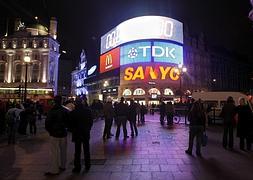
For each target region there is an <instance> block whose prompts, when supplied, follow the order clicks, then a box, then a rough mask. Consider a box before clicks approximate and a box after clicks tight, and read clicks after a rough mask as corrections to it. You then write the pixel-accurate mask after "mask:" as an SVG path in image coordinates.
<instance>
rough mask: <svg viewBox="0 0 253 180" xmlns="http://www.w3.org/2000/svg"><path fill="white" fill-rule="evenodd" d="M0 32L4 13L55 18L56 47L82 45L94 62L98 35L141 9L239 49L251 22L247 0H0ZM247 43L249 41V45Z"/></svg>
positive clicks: (247, 48)
mask: <svg viewBox="0 0 253 180" xmlns="http://www.w3.org/2000/svg"><path fill="white" fill-rule="evenodd" d="M0 9H1V11H0V33H1V35H3V34H4V30H5V24H6V23H5V22H6V18H7V17H8V18H9V19H10V21H13V20H14V18H15V17H21V18H22V19H23V20H24V21H26V22H30V23H32V22H34V16H38V17H39V23H42V24H49V18H50V17H51V16H55V17H56V18H57V19H58V41H59V42H60V44H61V49H62V50H66V51H67V52H68V55H69V56H70V57H71V58H73V59H75V60H77V59H78V57H79V54H80V52H81V49H82V48H83V49H85V50H86V53H87V57H88V61H89V64H92V62H97V60H98V54H99V48H100V45H99V43H100V36H102V35H103V34H105V33H106V32H107V31H109V30H110V29H112V28H113V27H114V26H116V25H118V24H119V23H121V22H122V21H124V20H127V19H129V18H132V17H136V16H141V15H163V16H168V17H171V18H175V19H177V20H179V21H182V22H183V23H184V25H188V26H189V29H190V32H191V33H192V34H193V35H197V34H199V33H200V32H204V33H205V35H206V39H207V41H208V44H209V45H215V46H220V47H225V48H227V49H230V50H236V51H237V52H239V53H242V54H246V55H251V53H252V52H253V45H252V44H253V26H252V25H253V23H252V22H250V20H249V19H248V13H249V11H250V9H251V5H250V2H249V0H240V1H239V0H177V1H176V0H174V1H173V0H114V1H112V0H92V1H89V0H71V1H70V0H0ZM250 44H251V45H250Z"/></svg>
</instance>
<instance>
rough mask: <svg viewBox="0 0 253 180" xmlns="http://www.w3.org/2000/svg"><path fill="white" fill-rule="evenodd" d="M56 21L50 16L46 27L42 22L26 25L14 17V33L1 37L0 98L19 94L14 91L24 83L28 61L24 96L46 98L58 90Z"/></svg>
mask: <svg viewBox="0 0 253 180" xmlns="http://www.w3.org/2000/svg"><path fill="white" fill-rule="evenodd" d="M56 38H57V21H56V19H55V18H51V20H50V26H49V29H48V28H47V27H46V26H43V25H41V24H32V25H28V26H26V25H25V24H24V23H23V22H21V19H16V20H15V25H14V33H13V34H12V35H7V34H6V35H5V36H4V37H1V40H0V98H3V99H16V98H20V96H17V94H15V92H16V91H17V87H24V83H25V75H26V62H25V61H24V58H25V57H30V62H29V63H28V64H27V93H28V95H27V97H28V98H30V99H32V98H34V96H36V97H38V96H39V98H42V99H43V98H49V96H48V94H53V93H56V92H57V78H58V59H59V55H60V54H59V46H60V45H59V43H58V41H57V40H56Z"/></svg>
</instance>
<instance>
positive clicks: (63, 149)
mask: <svg viewBox="0 0 253 180" xmlns="http://www.w3.org/2000/svg"><path fill="white" fill-rule="evenodd" d="M54 102H55V105H54V106H53V108H52V109H51V110H50V111H49V112H48V115H47V118H46V121H45V128H46V130H47V131H48V133H49V135H50V151H51V161H50V162H51V165H50V170H49V171H48V172H46V173H45V175H58V174H59V172H60V171H64V170H65V168H66V159H67V127H68V126H67V124H68V118H69V114H68V111H67V110H66V109H65V108H64V107H63V106H62V105H61V103H62V97H61V96H55V98H54ZM59 165H60V167H59Z"/></svg>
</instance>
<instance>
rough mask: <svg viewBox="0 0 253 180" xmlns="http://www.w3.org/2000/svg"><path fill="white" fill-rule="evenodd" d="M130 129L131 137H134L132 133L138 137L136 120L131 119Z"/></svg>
mask: <svg viewBox="0 0 253 180" xmlns="http://www.w3.org/2000/svg"><path fill="white" fill-rule="evenodd" d="M129 122H130V128H131V136H134V132H135V135H136V136H137V135H138V130H137V126H136V118H135V119H131V120H130V121H129Z"/></svg>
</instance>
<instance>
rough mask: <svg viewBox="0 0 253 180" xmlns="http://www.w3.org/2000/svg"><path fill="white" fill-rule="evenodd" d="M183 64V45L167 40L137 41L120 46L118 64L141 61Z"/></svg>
mask: <svg viewBox="0 0 253 180" xmlns="http://www.w3.org/2000/svg"><path fill="white" fill-rule="evenodd" d="M151 61H154V62H166V63H172V64H183V47H182V46H180V45H177V44H173V43H168V42H159V41H158V42H157V41H154V42H139V43H133V44H128V45H126V46H123V47H121V50H120V65H125V64H130V63H141V62H151Z"/></svg>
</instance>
